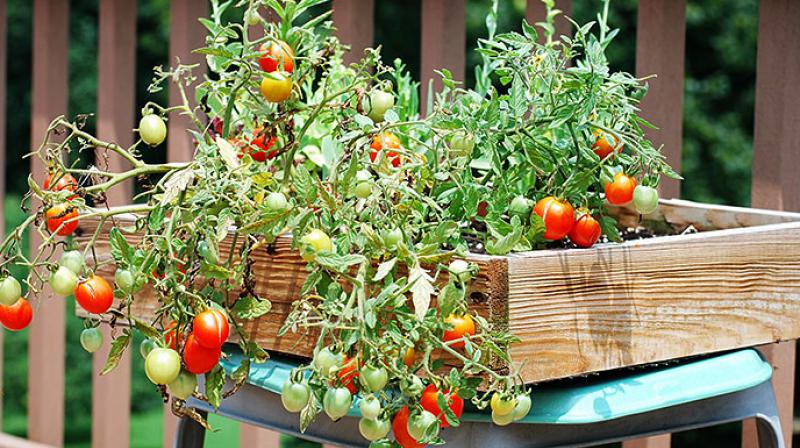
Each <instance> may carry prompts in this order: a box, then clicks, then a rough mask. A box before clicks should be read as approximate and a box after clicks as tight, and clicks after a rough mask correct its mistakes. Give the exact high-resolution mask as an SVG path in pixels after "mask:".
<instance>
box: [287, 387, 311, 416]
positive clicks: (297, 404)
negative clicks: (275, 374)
mask: <svg viewBox="0 0 800 448" xmlns="http://www.w3.org/2000/svg"><path fill="white" fill-rule="evenodd" d="M310 398H311V388H310V387H308V384H306V383H295V382H294V381H292V380H288V381H286V382H285V383H284V384H283V390H282V391H281V403H283V407H284V408H286V410H287V411H289V412H300V411H302V410H303V408H304V407H306V405H307V404H308V400H309V399H310Z"/></svg>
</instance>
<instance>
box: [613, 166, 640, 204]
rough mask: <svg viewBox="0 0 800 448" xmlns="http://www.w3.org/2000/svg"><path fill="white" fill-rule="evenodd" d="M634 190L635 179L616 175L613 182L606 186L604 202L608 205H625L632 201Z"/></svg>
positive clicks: (621, 174) (622, 174)
mask: <svg viewBox="0 0 800 448" xmlns="http://www.w3.org/2000/svg"><path fill="white" fill-rule="evenodd" d="M635 189H636V179H634V178H632V177H630V176H627V175H625V173H617V174H615V175H614V180H613V181H611V182H609V183H607V184H606V200H607V201H608V203H609V204H614V205H625V204H627V203H629V202H631V201H632V200H633V190H635Z"/></svg>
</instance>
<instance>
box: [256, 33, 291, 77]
mask: <svg viewBox="0 0 800 448" xmlns="http://www.w3.org/2000/svg"><path fill="white" fill-rule="evenodd" d="M260 50H261V51H262V52H263V53H262V55H261V57H260V58H258V65H259V66H260V67H261V70H264V71H265V72H267V73H272V72H274V71H276V70H278V69H279V68H280V67H281V66H282V67H283V71H285V72H289V73H292V72H293V71H294V51H292V48H291V47H290V46H289V45H288V44H287V43H286V42H284V41H281V40H273V41H271V42H265V43H264V44H263V45H261V49H260Z"/></svg>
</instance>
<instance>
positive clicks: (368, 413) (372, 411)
mask: <svg viewBox="0 0 800 448" xmlns="http://www.w3.org/2000/svg"><path fill="white" fill-rule="evenodd" d="M358 410H359V411H361V416H362V417H364V418H368V419H370V420H374V419H376V418H378V416H379V415H381V411H382V410H383V408H382V406H381V401H380V400H378V399H377V398H376V397H375V395H372V394H369V395H367V396H366V397H364V398H362V399H361V401H360V402H359V403H358Z"/></svg>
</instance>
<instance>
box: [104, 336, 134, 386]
mask: <svg viewBox="0 0 800 448" xmlns="http://www.w3.org/2000/svg"><path fill="white" fill-rule="evenodd" d="M130 341H131V334H130V333H129V332H127V331H126V332H125V333H123V334H122V336H119V337H118V338H116V339H114V341H112V342H111V350H110V351H109V352H108V358H107V359H106V364H105V365H104V366H103V370H101V371H100V375H105V374H107V373H108V372H111V371H112V370H114V369H115V368H116V367H117V364H119V360H120V359H122V355H123V354H124V353H125V349H126V348H128V343H130Z"/></svg>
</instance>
